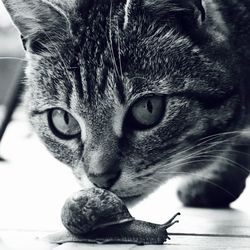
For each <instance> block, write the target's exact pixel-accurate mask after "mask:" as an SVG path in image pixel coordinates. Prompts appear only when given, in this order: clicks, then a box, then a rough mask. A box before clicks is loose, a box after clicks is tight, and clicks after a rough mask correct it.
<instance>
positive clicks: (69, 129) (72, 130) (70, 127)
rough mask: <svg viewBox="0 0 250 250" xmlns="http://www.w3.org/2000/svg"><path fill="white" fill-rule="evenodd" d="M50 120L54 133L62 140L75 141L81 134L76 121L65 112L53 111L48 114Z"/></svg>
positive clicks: (60, 110)
mask: <svg viewBox="0 0 250 250" xmlns="http://www.w3.org/2000/svg"><path fill="white" fill-rule="evenodd" d="M48 120H49V125H50V128H51V130H52V132H53V133H54V134H55V135H56V136H57V137H59V138H61V139H64V140H69V139H73V138H75V137H77V136H78V135H79V134H80V133H81V128H80V126H79V124H78V122H77V121H76V119H75V118H74V117H73V116H72V115H71V114H70V113H68V112H67V111H65V110H62V109H51V110H50V111H49V113H48Z"/></svg>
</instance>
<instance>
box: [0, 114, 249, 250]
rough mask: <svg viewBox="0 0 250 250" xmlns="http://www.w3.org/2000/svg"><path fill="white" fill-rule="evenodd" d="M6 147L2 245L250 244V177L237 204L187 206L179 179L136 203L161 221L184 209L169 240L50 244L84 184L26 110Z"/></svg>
mask: <svg viewBox="0 0 250 250" xmlns="http://www.w3.org/2000/svg"><path fill="white" fill-rule="evenodd" d="M0 149H1V155H2V156H3V157H4V158H5V159H7V162H0V199H1V204H0V250H51V249H53V250H74V249H76V250H86V249H107V250H108V249H111V250H112V249H152V250H153V249H166V250H167V249H168V250H179V249H180V250H185V249H190V250H196V249H197V250H198V249H199V250H203V249H204V250H210V249H219V250H220V249H227V250H228V249H236V250H240V249H250V204H249V202H248V201H249V198H250V180H248V183H247V188H246V190H245V191H244V193H243V195H242V196H241V197H240V198H239V199H238V201H236V202H235V203H234V204H233V205H232V206H233V207H234V209H227V210H209V209H192V208H183V207H182V206H181V205H180V203H179V202H178V200H177V199H176V196H175V194H174V186H175V184H176V182H172V183H171V182H170V183H169V184H167V185H166V186H165V187H162V188H161V189H160V190H158V191H157V192H156V193H155V194H152V195H151V196H150V197H149V198H148V199H147V200H144V201H143V202H141V203H140V204H139V205H138V206H136V207H134V208H132V209H131V213H132V215H133V216H135V217H136V218H138V219H144V220H148V221H151V222H155V223H163V222H164V221H167V220H168V218H170V217H171V216H172V215H173V214H174V213H176V212H178V211H179V212H181V214H182V215H181V216H180V218H179V219H180V223H179V224H177V225H174V226H173V227H172V228H170V229H169V233H170V234H171V233H172V234H178V235H172V236H171V240H170V241H168V242H167V243H166V244H165V245H161V246H136V245H97V244H76V243H67V244H63V245H55V244H49V242H47V241H45V240H44V237H45V236H46V235H48V234H49V233H52V232H54V231H57V230H61V229H62V225H61V222H60V210H61V206H62V204H63V203H64V201H65V199H66V198H67V196H69V195H70V194H71V193H72V192H73V191H76V190H79V188H80V187H79V186H78V185H77V184H76V182H75V180H74V178H73V176H72V174H71V171H70V170H69V169H68V168H67V167H65V166H63V165H62V164H61V163H59V162H58V161H56V160H55V159H54V158H53V157H51V155H50V154H49V153H48V152H47V150H46V149H45V148H44V146H42V144H41V142H40V141H39V139H38V138H37V137H36V136H35V135H34V134H33V133H32V131H31V130H30V128H29V126H28V124H27V123H26V122H24V116H23V113H22V112H21V113H19V112H18V114H17V115H16V116H15V118H14V120H13V122H12V123H11V124H10V126H9V128H8V130H7V131H6V134H5V136H4V138H3V141H2V144H1V147H0ZM65 183H67V185H66V184H65Z"/></svg>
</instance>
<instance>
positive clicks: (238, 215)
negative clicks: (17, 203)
mask: <svg viewBox="0 0 250 250" xmlns="http://www.w3.org/2000/svg"><path fill="white" fill-rule="evenodd" d="M181 211H182V217H181V220H180V223H179V225H177V226H176V227H175V228H173V229H172V230H170V234H171V233H173V234H175V233H177V232H178V234H180V235H171V240H170V241H168V242H167V243H166V244H164V245H159V246H136V245H132V244H131V245H121V244H112V245H111V244H107V245H97V244H84V243H82V244H79V243H66V244H63V245H56V244H54V245H52V244H49V243H48V242H46V241H44V240H43V239H44V238H43V237H44V236H45V235H46V234H48V232H34V231H30V232H29V231H27V232H24V231H1V232H0V235H1V236H2V237H3V239H4V240H3V241H2V245H1V244H0V249H1V250H2V249H4V250H5V249H6V250H7V249H16V250H17V249H18V250H20V249H25V250H28V249H32V250H40V249H41V250H42V249H43V250H50V249H53V250H74V249H75V250H90V249H107V250H108V249H111V250H112V249H126V250H127V249H138V250H139V249H150V250H151V249H152V250H153V249H156V250H157V249H159V250H160V249H162V250H164V249H166V250H167V249H168V250H185V249H188V250H196V249H197V250H203V249H204V250H211V249H219V250H220V249H221V250H222V249H227V250H229V249H234V250H235V249H236V250H241V249H242V250H243V249H250V216H249V215H248V214H247V213H244V212H241V211H237V210H233V209H231V210H230V209H229V210H209V209H186V208H181ZM38 238H40V239H38Z"/></svg>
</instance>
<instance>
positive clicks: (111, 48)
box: [107, 1, 121, 78]
mask: <svg viewBox="0 0 250 250" xmlns="http://www.w3.org/2000/svg"><path fill="white" fill-rule="evenodd" d="M112 7H113V5H112V1H110V11H109V42H108V39H107V42H108V44H109V45H110V46H109V47H110V53H111V56H112V58H113V64H114V67H115V71H116V73H117V75H118V76H119V77H120V78H121V75H120V73H119V70H118V66H117V63H116V60H115V53H114V48H113V41H112Z"/></svg>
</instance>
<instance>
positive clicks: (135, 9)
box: [4, 0, 250, 206]
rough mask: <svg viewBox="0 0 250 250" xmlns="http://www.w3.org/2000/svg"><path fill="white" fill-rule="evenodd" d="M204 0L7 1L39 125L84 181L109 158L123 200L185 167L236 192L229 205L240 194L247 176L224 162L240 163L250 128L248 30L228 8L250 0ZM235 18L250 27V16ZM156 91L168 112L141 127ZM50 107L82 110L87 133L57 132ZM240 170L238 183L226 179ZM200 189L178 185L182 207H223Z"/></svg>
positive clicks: (47, 142) (81, 119)
mask: <svg viewBox="0 0 250 250" xmlns="http://www.w3.org/2000/svg"><path fill="white" fill-rule="evenodd" d="M204 2H205V3H204ZM204 2H203V3H202V1H195V0H189V1H182V0H176V1H172V0H164V1H163V0H154V1H153V0H143V1H142V0H140V1H139V0H138V1H135V0H126V1H125V0H120V1H119V0H110V1H101V0H91V1H90V0H89V1H88V0H71V1H55V0H54V1H53V0H46V1H45V0H36V1H31V0H18V1H16V0H15V1H14V0H4V3H5V5H6V7H7V8H8V10H9V11H10V14H11V15H12V17H13V20H14V22H15V23H16V25H17V26H18V27H19V29H20V30H21V32H24V34H25V36H26V37H27V39H28V41H27V58H28V67H27V70H26V75H27V93H26V100H27V108H28V112H29V114H30V120H31V123H32V125H33V127H34V129H35V131H36V132H37V133H38V135H39V136H40V137H41V139H42V140H43V141H44V143H45V145H46V146H47V148H48V149H49V150H50V151H51V152H52V153H53V154H54V156H55V157H56V158H58V159H59V160H60V161H62V162H64V163H65V164H67V165H69V166H70V167H71V168H72V171H73V173H74V174H75V176H76V177H77V179H78V180H79V182H80V183H81V184H82V185H83V187H87V186H89V185H93V184H91V182H90V181H89V180H88V174H89V173H90V172H91V173H93V174H96V175H97V174H100V173H102V171H104V170H103V169H105V168H106V167H107V164H111V165H112V169H113V170H114V171H116V170H117V169H119V171H121V174H120V176H119V179H118V180H117V181H116V182H115V183H114V185H113V186H112V187H111V190H112V191H114V192H116V193H117V194H118V195H120V196H121V197H134V196H142V195H145V194H148V193H149V192H151V191H153V190H155V188H157V187H158V186H159V185H160V184H161V183H163V182H164V181H166V180H167V179H168V178H170V177H172V176H174V175H176V174H177V173H190V172H191V173H192V172H193V171H197V170H198V169H206V170H202V171H207V172H206V173H207V176H208V178H210V179H209V181H210V182H213V181H214V182H215V184H216V185H217V186H218V185H219V186H221V187H222V189H227V190H229V193H231V194H232V197H231V196H230V197H227V195H225V196H224V197H226V198H225V199H224V200H223V199H221V201H223V205H225V204H228V203H229V202H231V201H232V200H234V199H235V198H237V197H238V195H239V194H240V193H241V191H242V189H243V187H244V181H245V178H246V176H247V174H243V173H242V172H241V171H239V169H237V170H238V171H236V169H235V168H230V167H229V165H230V164H227V163H228V161H225V162H221V157H224V158H226V159H228V160H229V161H238V158H237V157H238V156H237V155H235V154H233V153H231V151H232V150H233V149H234V147H236V146H235V144H234V142H237V140H238V139H239V137H240V136H239V133H234V132H233V131H236V130H237V131H241V130H242V129H243V128H245V127H246V125H247V123H248V121H247V114H248V103H247V102H246V100H245V97H246V93H247V91H245V90H246V87H245V84H246V82H245V79H248V74H249V73H248V70H247V69H246V67H245V66H243V65H245V64H246V63H248V60H249V58H247V57H245V55H244V53H243V49H241V48H248V46H249V45H246V44H250V33H247V34H246V32H245V33H244V34H243V33H241V31H240V29H239V28H238V27H237V26H236V25H234V24H233V22H232V21H231V20H229V17H228V15H229V13H231V12H230V11H231V9H232V8H233V7H232V6H234V9H235V7H237V8H238V9H239V10H240V11H241V12H244V13H245V12H246V13H248V10H250V6H248V3H247V1H244V0H242V1H239V2H240V3H239V4H237V3H236V0H230V1H228V3H227V4H226V3H224V2H223V1H221V0H206V1H204ZM27 14H28V15H27ZM48 17H49V18H48ZM232 18H233V17H232ZM235 18H236V19H237V20H238V21H239V22H241V23H247V25H249V24H248V23H250V22H249V21H250V20H249V19H250V15H243V16H241V17H239V16H237V14H235ZM236 37H237V39H236ZM241 37H242V39H243V37H244V39H245V41H243V40H242V39H241ZM232 41H233V42H232ZM235 46H236V47H235ZM245 51H246V49H245ZM237 65H239V67H238V68H236V67H237ZM149 94H150V95H152V94H157V95H164V96H165V98H166V102H165V109H164V110H165V113H164V116H163V119H162V121H161V122H160V123H159V124H157V125H156V126H155V127H153V128H151V129H147V130H142V131H141V130H136V129H133V128H131V127H130V126H129V125H128V124H129V121H128V119H129V118H128V117H129V116H128V112H129V110H130V108H131V106H132V105H133V103H134V102H135V101H136V100H138V98H142V97H143V96H147V95H149ZM53 108H61V109H64V110H65V111H68V112H69V113H70V114H72V116H73V117H75V119H76V120H77V121H78V123H79V125H80V126H81V128H82V135H81V138H80V137H77V138H75V139H72V140H62V139H60V138H58V137H56V136H55V135H54V134H53V132H52V131H51V129H50V126H49V124H48V118H47V117H48V116H47V113H48V110H50V109H53ZM217 134H218V135H217ZM216 135H217V136H216ZM228 135H229V136H228ZM230 135H231V136H230ZM233 135H237V136H236V137H235V136H233ZM208 136H209V137H208ZM202 138H203V139H202ZM204 138H205V139H204ZM209 138H210V139H209ZM202 140H203V141H205V140H207V143H205V142H203V143H202ZM225 142H226V143H225ZM211 145H212V146H211ZM230 150H231V151H230ZM241 150H242V151H244V150H246V149H245V148H244V149H241ZM241 160H243V158H241ZM244 160H245V162H247V159H245V158H244ZM218 162H220V164H219V165H220V166H217V168H215V167H214V166H215V165H216V163H218ZM244 164H245V163H244ZM209 166H210V167H209ZM211 166H212V167H211ZM109 167H110V166H109ZM204 167H205V168H204ZM112 169H111V170H110V171H113V170H112ZM209 169H212V171H210V172H209ZM209 173H210V174H209ZM212 173H213V174H212ZM247 173H248V170H247ZM203 175H206V174H204V173H203ZM223 176H225V179H223ZM232 176H234V178H235V179H234V181H235V183H234V184H235V185H232V184H228V182H227V178H229V179H230V178H231V177H232ZM216 180H217V182H216ZM192 183H195V182H194V180H193V179H192ZM242 183H243V184H242ZM199 185H200V186H202V184H201V183H199ZM193 186H195V185H193ZM193 186H192V188H193V189H194V190H195V191H193V193H195V194H197V197H198V195H200V196H201V195H206V194H207V197H206V198H204V199H197V197H191V198H190V195H189V193H185V192H180V197H181V199H182V200H183V201H184V203H185V204H191V205H204V206H212V205H214V206H216V205H217V206H218V204H217V203H216V202H218V200H216V202H215V201H214V198H213V197H212V196H213V195H211V194H210V193H209V192H210V191H209V190H210V189H209V187H207V186H206V188H205V186H204V185H203V186H202V188H200V189H199V188H197V187H196V186H195V187H193ZM233 186H234V187H239V188H238V189H237V188H232V187H233ZM203 189H204V190H203ZM186 190H189V189H188V188H186ZM199 190H202V192H199ZM187 192H188V191H187ZM214 192H215V193H216V192H217V193H218V190H215V191H214ZM222 195H223V194H222ZM197 200H198V202H197ZM192 202H193V203H192ZM199 202H200V203H199ZM202 202H203V203H202ZM201 203H202V204H201ZM219 205H222V204H219Z"/></svg>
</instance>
